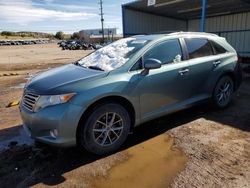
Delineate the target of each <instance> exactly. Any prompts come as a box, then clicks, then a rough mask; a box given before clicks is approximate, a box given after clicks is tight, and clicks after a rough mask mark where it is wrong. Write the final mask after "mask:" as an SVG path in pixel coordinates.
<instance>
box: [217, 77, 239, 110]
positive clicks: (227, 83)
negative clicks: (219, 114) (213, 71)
mask: <svg viewBox="0 0 250 188" xmlns="http://www.w3.org/2000/svg"><path fill="white" fill-rule="evenodd" d="M233 91H234V82H233V80H232V78H231V77H229V76H223V77H221V78H220V79H219V81H218V82H217V84H216V86H215V89H214V92H213V102H214V104H215V106H216V107H218V108H225V107H227V106H228V105H229V103H230V102H231V100H232V96H233Z"/></svg>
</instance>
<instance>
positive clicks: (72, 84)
mask: <svg viewBox="0 0 250 188" xmlns="http://www.w3.org/2000/svg"><path fill="white" fill-rule="evenodd" d="M237 60H238V59H237V54H236V51H235V50H234V49H233V47H231V46H230V45H229V44H228V43H227V41H226V40H225V38H221V37H219V36H217V35H214V34H206V33H188V32H187V33H186V32H178V33H171V34H166V35H163V34H162V35H140V36H133V37H129V38H125V39H121V40H119V41H116V42H114V43H111V44H109V45H107V46H105V47H103V48H101V49H99V50H97V51H95V52H93V53H91V54H90V55H88V56H87V57H84V58H82V59H81V60H79V61H77V62H75V63H73V64H69V65H64V66H61V67H58V68H55V69H51V70H49V71H47V72H44V73H41V74H40V75H38V76H36V77H34V78H33V79H32V80H30V81H29V83H27V85H26V87H25V89H24V94H23V98H22V100H21V102H20V112H21V117H22V119H23V126H24V128H25V130H26V131H27V132H28V134H29V135H30V136H31V137H32V138H33V139H35V140H37V141H40V142H44V143H47V144H50V145H55V146H63V147H67V146H73V145H76V144H78V145H79V146H80V147H83V148H85V149H87V150H88V151H90V152H92V153H95V154H106V153H110V152H114V151H116V150H117V149H118V148H120V146H121V145H122V144H123V143H124V142H125V140H126V139H127V136H128V134H129V132H131V131H132V130H133V128H134V127H135V126H138V125H140V124H142V123H144V122H147V121H149V120H152V119H155V118H158V117H161V116H164V115H166V114H169V113H172V112H176V111H178V110H182V109H184V108H188V107H190V106H192V105H194V104H196V103H197V102H202V101H207V100H210V101H212V102H213V104H214V105H215V106H216V107H218V108H225V107H227V106H228V105H229V104H230V101H231V100H232V96H233V93H234V91H236V90H237V88H238V87H239V85H240V82H241V71H240V67H239V64H238V63H237Z"/></svg>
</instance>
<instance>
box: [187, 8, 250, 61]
mask: <svg viewBox="0 0 250 188" xmlns="http://www.w3.org/2000/svg"><path fill="white" fill-rule="evenodd" d="M200 25H201V20H200V19H196V20H189V21H188V30H189V31H200ZM206 32H212V33H216V34H218V35H220V36H222V37H225V38H226V39H227V41H228V42H229V43H230V44H231V45H232V46H233V47H234V48H235V49H236V50H237V52H238V53H239V54H240V55H241V56H250V12H247V13H239V14H232V15H226V16H217V17H212V18H207V19H206Z"/></svg>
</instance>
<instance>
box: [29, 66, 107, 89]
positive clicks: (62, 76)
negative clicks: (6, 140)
mask: <svg viewBox="0 0 250 188" xmlns="http://www.w3.org/2000/svg"><path fill="white" fill-rule="evenodd" d="M107 74H108V72H103V71H98V70H92V69H87V68H84V67H81V66H76V65H74V64H69V65H64V66H61V67H57V68H53V69H50V70H48V71H45V72H42V73H40V74H38V75H37V76H35V77H34V78H32V79H31V80H30V82H29V83H28V84H27V86H26V88H25V89H27V90H29V91H31V92H32V91H33V92H35V93H37V94H51V92H52V91H53V92H54V90H55V89H56V88H59V87H62V86H64V85H69V84H72V83H75V82H79V81H83V80H89V79H91V78H95V77H104V76H106V75H107Z"/></svg>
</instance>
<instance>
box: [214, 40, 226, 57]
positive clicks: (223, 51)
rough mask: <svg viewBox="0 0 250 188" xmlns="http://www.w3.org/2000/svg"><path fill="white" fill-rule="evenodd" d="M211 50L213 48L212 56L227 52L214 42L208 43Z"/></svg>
mask: <svg viewBox="0 0 250 188" xmlns="http://www.w3.org/2000/svg"><path fill="white" fill-rule="evenodd" d="M210 42H211V44H212V46H213V48H214V54H215V55H217V54H224V53H226V52H227V50H226V49H225V48H223V47H222V46H221V45H219V44H218V43H216V42H214V41H212V40H211V41H210Z"/></svg>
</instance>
